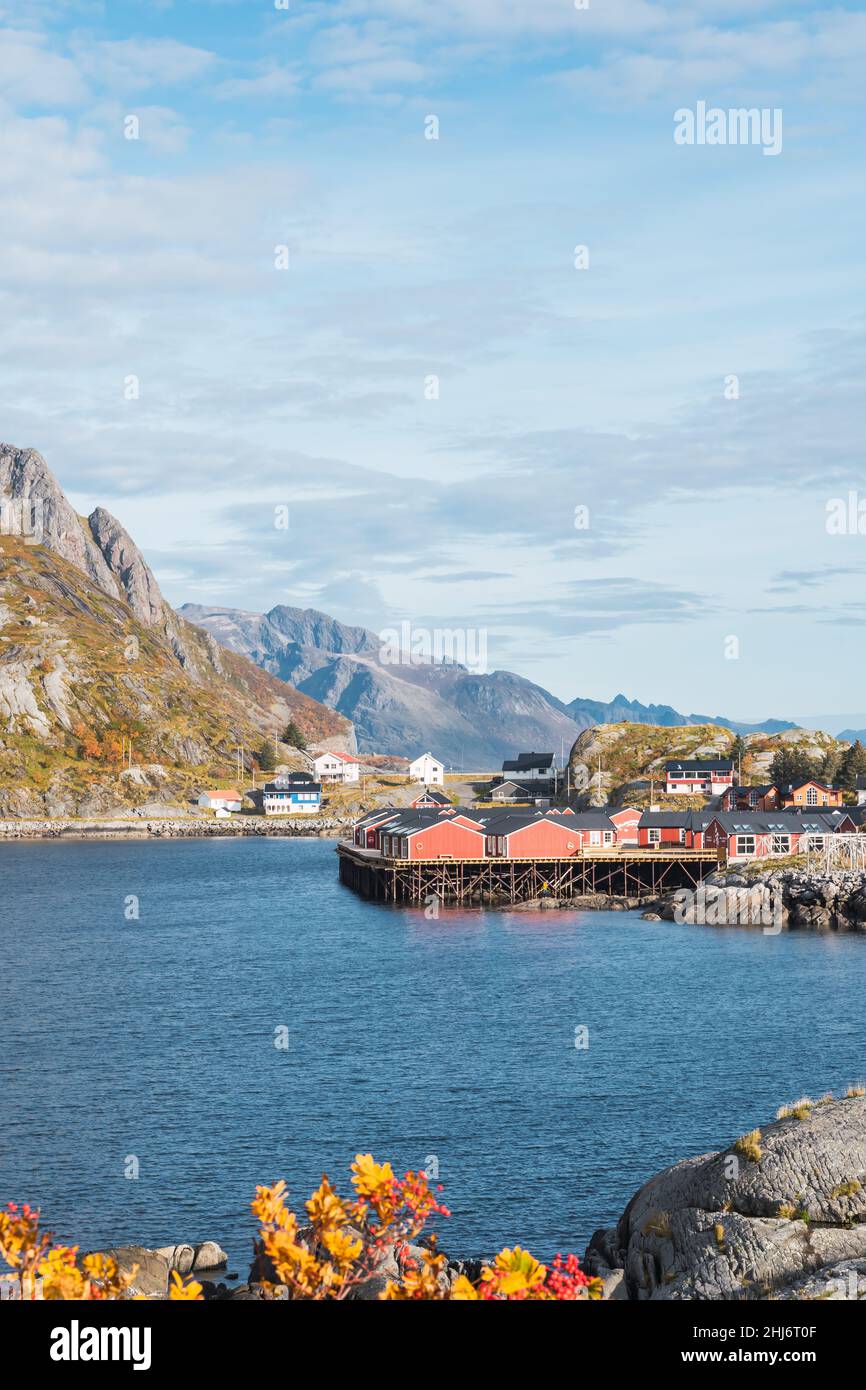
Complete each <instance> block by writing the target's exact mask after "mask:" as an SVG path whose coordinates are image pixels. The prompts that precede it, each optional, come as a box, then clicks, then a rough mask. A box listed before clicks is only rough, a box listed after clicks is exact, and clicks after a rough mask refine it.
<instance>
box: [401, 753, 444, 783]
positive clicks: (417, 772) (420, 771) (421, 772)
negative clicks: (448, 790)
mask: <svg viewBox="0 0 866 1390" xmlns="http://www.w3.org/2000/svg"><path fill="white" fill-rule="evenodd" d="M409 780H410V782H423V783H424V785H425V787H432V786H439V787H441V785H442V783H443V782H444V781H445V765H444V763H440V761H439V759H438V758H434V757H433V754H432V753H422V754H421V756H420V758H416V759H415V761H414V763H410V764H409Z"/></svg>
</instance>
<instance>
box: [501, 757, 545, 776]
mask: <svg viewBox="0 0 866 1390" xmlns="http://www.w3.org/2000/svg"><path fill="white" fill-rule="evenodd" d="M548 767H553V754H552V753H518V755H517V757H516V758H508V759H506V761H505V762H504V763H503V764H502V771H503V772H530V771H532V769H533V768H541V769H543V768H548Z"/></svg>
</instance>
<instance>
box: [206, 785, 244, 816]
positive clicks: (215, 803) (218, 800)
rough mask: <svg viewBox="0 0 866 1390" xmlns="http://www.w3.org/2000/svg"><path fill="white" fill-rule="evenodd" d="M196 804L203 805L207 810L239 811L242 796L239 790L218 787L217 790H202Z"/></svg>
mask: <svg viewBox="0 0 866 1390" xmlns="http://www.w3.org/2000/svg"><path fill="white" fill-rule="evenodd" d="M198 804H199V806H204V808H205V809H206V810H208V811H239V810H240V809H241V806H242V804H243V797H242V796H241V794H240V792H236V791H231V790H226V789H225V788H223V787H220V788H219V790H217V791H212V792H202V794H201V796H200V797H199V799H198Z"/></svg>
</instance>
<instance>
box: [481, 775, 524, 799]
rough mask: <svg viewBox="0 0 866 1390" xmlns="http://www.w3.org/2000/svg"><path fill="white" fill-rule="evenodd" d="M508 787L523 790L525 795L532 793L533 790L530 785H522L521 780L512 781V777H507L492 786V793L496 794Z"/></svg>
mask: <svg viewBox="0 0 866 1390" xmlns="http://www.w3.org/2000/svg"><path fill="white" fill-rule="evenodd" d="M507 787H510V788H511V789H512V791H516V792H522V793H523V795H524V796H530V795H531V792H530V790H529V788H528V787H523V786H521V784H520V783H519V782H512V781H511V779H510V778H505V780H504V781H502V782H497V783H496V786H495V787H492V788H491V790H490V795H491V796H495V795H496V793H497V792H502V791H504V790H505V789H506V788H507Z"/></svg>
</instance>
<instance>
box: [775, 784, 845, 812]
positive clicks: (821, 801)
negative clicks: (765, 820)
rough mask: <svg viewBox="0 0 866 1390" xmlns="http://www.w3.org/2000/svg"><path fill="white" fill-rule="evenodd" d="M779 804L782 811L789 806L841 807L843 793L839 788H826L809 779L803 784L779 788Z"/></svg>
mask: <svg viewBox="0 0 866 1390" xmlns="http://www.w3.org/2000/svg"><path fill="white" fill-rule="evenodd" d="M778 790H779V804H780V806H781V807H782V808H783V809H787V808H788V807H789V806H803V807H813V806H822V807H823V806H841V805H842V804H843V792H842V790H841V788H840V787H828V786H827V785H826V783H824V782H816V781H813V780H811V779H809V780H807V781H805V782H789V783H788V785H787V786H783V787H779V789H778Z"/></svg>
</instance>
